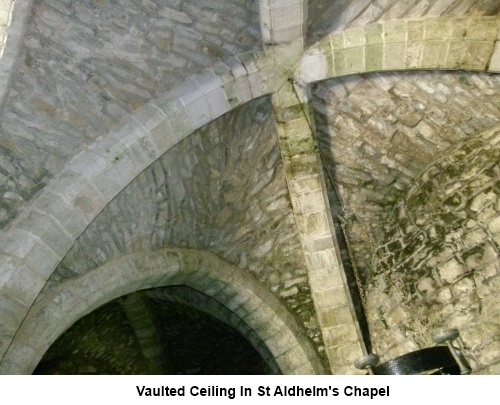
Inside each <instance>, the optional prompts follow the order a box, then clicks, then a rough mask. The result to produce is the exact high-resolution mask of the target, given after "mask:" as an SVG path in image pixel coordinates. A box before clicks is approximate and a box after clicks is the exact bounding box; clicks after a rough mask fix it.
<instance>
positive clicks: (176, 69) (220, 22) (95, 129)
mask: <svg viewBox="0 0 500 405" xmlns="http://www.w3.org/2000/svg"><path fill="white" fill-rule="evenodd" d="M229 8H230V9H231V12H230V13H228V10H229ZM32 13H33V15H32V16H31V21H30V24H29V27H28V29H27V32H26V34H25V37H24V47H23V49H22V52H21V54H20V55H19V60H18V63H17V65H16V74H15V76H14V77H13V78H12V84H11V88H10V91H9V94H8V96H7V99H6V101H5V103H4V106H3V108H2V109H1V111H0V122H1V124H0V133H1V135H2V139H1V141H0V184H1V187H0V227H4V226H5V225H6V224H7V223H8V222H9V221H10V220H11V219H12V218H13V217H14V216H15V215H16V214H17V213H18V212H19V210H20V209H21V207H22V206H23V205H24V203H25V202H26V201H29V200H30V199H31V198H32V197H33V195H35V194H37V192H38V191H39V190H40V189H41V188H43V187H44V186H45V185H46V184H47V182H48V181H49V180H50V178H52V177H53V176H54V175H55V174H56V173H58V172H59V171H60V170H61V168H62V167H63V166H64V164H65V163H66V162H67V161H68V159H69V158H71V157H72V156H74V155H75V154H76V153H77V152H78V151H79V150H80V149H81V148H82V146H85V145H88V144H90V143H91V142H93V141H94V140H95V139H96V138H97V137H99V136H102V135H105V134H106V133H107V132H108V131H109V130H110V128H111V127H112V126H113V124H114V123H116V122H117V121H119V120H120V119H121V118H122V117H124V116H125V115H126V114H129V113H130V112H131V111H134V110H136V109H137V108H139V107H141V106H142V105H144V104H145V103H146V102H147V101H148V100H150V99H152V98H154V97H155V96H157V95H159V94H162V93H163V92H165V91H167V90H169V89H172V88H173V87H174V86H176V85H178V84H180V83H182V81H184V80H185V79H187V78H188V77H190V76H192V75H194V74H197V73H199V72H200V71H201V70H202V69H203V68H205V67H209V66H211V65H213V64H214V63H215V62H216V61H219V60H222V59H225V58H228V57H229V56H231V55H234V54H238V53H242V52H244V51H247V50H251V49H258V48H259V46H260V44H259V39H260V33H259V22H258V8H257V2H254V1H251V0H236V1H231V3H226V2H219V1H210V2H208V1H196V0H194V1H187V0H185V1H179V0H155V1H143V2H135V1H129V0H119V1H118V2H113V3H109V2H97V3H96V2H93V1H91V0H84V1H78V2H74V1H68V0H55V1H51V2H48V1H36V2H35V3H34V7H33V11H32Z"/></svg>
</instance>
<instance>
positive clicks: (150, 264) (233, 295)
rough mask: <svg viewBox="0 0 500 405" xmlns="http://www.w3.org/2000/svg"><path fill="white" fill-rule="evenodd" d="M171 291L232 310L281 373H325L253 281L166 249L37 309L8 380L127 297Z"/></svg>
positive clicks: (12, 358)
mask: <svg viewBox="0 0 500 405" xmlns="http://www.w3.org/2000/svg"><path fill="white" fill-rule="evenodd" d="M168 285H187V286H189V287H191V288H194V289H196V290H198V291H200V292H202V293H204V294H206V295H208V296H210V297H212V298H213V299H215V300H217V301H218V302H220V303H221V304H223V305H224V306H226V307H227V308H229V309H230V310H231V311H232V312H233V313H234V314H236V316H237V317H238V318H239V320H240V321H234V320H233V325H232V326H233V327H235V328H237V329H239V331H240V332H241V333H243V334H246V335H247V339H249V341H250V342H251V343H252V345H254V347H255V348H256V350H257V351H259V345H263V344H265V346H266V347H267V349H268V350H269V351H270V352H271V353H272V355H273V356H274V359H273V361H275V362H276V364H277V365H278V367H279V368H280V369H281V372H283V373H285V374H314V373H321V372H322V371H323V370H322V368H321V366H320V363H319V361H318V360H317V358H316V356H315V354H314V350H313V349H312V347H310V344H309V343H308V342H307V338H306V337H305V336H303V334H302V333H301V332H300V330H299V327H298V325H296V323H295V320H294V319H293V318H292V316H291V315H290V314H289V313H288V312H287V311H286V309H285V308H284V307H283V306H282V305H281V304H280V303H279V301H278V300H277V299H276V298H275V297H274V296H273V295H272V294H271V293H270V292H269V291H267V290H266V289H265V288H264V287H263V286H261V285H260V284H259V283H258V282H257V281H256V280H255V279H254V278H253V277H252V276H251V275H250V274H247V273H245V272H242V271H241V270H240V269H238V268H234V266H232V265H230V264H228V263H226V262H225V261H223V260H221V259H220V258H218V257H217V256H215V255H214V254H212V253H208V252H201V251H193V250H187V249H164V250H160V251H156V252H148V253H141V254H133V255H129V256H125V257H121V258H120V259H117V260H114V261H112V262H110V263H107V264H106V265H104V266H102V267H100V268H98V269H96V270H94V271H92V272H89V273H86V274H85V275H83V276H81V277H80V278H78V279H74V280H71V281H68V282H66V283H64V284H62V285H61V286H60V287H58V288H57V289H56V290H54V291H53V292H52V293H51V294H50V295H49V296H47V297H45V298H44V299H42V300H41V301H39V302H36V303H35V304H34V305H33V307H32V308H31V309H30V311H29V313H28V314H27V316H26V318H25V320H24V322H23V324H22V326H21V327H20V329H19V331H18V333H17V334H16V337H15V339H14V341H13V342H12V344H11V346H10V347H9V350H8V351H7V353H6V355H5V357H4V361H3V362H2V365H1V368H0V371H1V373H3V374H24V373H31V372H32V371H33V369H34V368H35V367H36V365H37V364H38V362H39V361H40V359H41V358H42V356H43V354H44V353H45V351H46V350H47V349H48V348H49V347H50V345H51V344H52V343H53V342H54V341H55V340H56V339H57V337H58V336H59V335H61V334H62V333H63V332H64V331H65V330H66V329H67V328H69V327H70V326H71V325H72V324H73V323H74V322H75V321H77V320H78V319H79V318H81V317H82V316H84V315H86V314H88V313H90V312H91V311H92V310H94V309H96V308H98V307H99V306H101V305H103V304H105V303H106V302H109V301H110V300H112V299H115V298H118V297H120V296H123V295H125V294H128V293H131V292H134V291H138V290H143V289H148V288H153V287H160V286H168ZM249 331H253V332H255V334H256V336H258V339H256V336H252V335H251V334H249V333H248V332H249Z"/></svg>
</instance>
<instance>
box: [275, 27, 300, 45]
mask: <svg viewBox="0 0 500 405" xmlns="http://www.w3.org/2000/svg"><path fill="white" fill-rule="evenodd" d="M271 36H272V40H273V43H275V44H280V43H282V42H291V41H294V40H296V39H299V38H301V36H302V25H293V26H290V27H286V28H279V29H276V30H274V31H272V33H271Z"/></svg>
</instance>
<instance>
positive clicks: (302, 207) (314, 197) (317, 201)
mask: <svg viewBox="0 0 500 405" xmlns="http://www.w3.org/2000/svg"><path fill="white" fill-rule="evenodd" d="M297 200H298V205H297V207H298V210H299V212H300V213H301V214H302V215H310V214H316V213H319V212H324V211H325V208H326V207H325V201H324V197H323V194H322V193H320V192H319V191H318V192H313V193H303V194H301V195H299V196H298V197H297Z"/></svg>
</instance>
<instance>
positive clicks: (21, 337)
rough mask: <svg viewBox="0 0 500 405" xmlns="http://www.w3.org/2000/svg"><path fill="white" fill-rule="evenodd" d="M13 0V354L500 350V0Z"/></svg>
mask: <svg viewBox="0 0 500 405" xmlns="http://www.w3.org/2000/svg"><path fill="white" fill-rule="evenodd" d="M4 3H5V4H3V5H2V7H3V8H2V10H1V11H0V33H1V38H3V42H2V43H3V45H2V58H1V59H0V102H1V109H0V192H1V193H0V226H1V233H0V359H1V360H0V372H1V373H3V374H19V373H32V372H33V371H34V370H35V369H36V368H37V365H39V366H40V367H42V366H43V367H44V368H43V367H42V369H43V370H51V372H58V371H59V372H60V371H61V370H63V371H65V372H70V373H71V372H73V373H227V369H223V368H222V367H223V365H222V364H223V363H224V367H225V366H226V365H227V363H228V360H227V359H225V358H224V355H223V353H224V352H225V351H226V350H225V349H224V347H225V346H224V345H225V344H229V343H228V342H230V344H231V345H232V347H233V348H235V351H236V352H237V353H238V355H235V356H233V358H234V359H239V360H240V361H238V362H237V361H236V360H233V361H234V363H235V364H236V363H240V364H241V363H243V364H245V362H248V363H249V367H248V369H247V371H248V372H249V373H250V372H253V373H264V372H266V373H267V372H268V373H299V374H306V373H336V374H349V373H356V372H357V371H356V370H355V369H354V368H353V366H352V362H353V361H354V360H355V359H356V358H358V357H360V356H361V355H362V354H363V353H366V352H367V351H370V350H371V349H372V348H373V350H375V351H376V352H377V353H378V354H380V355H381V356H382V358H386V359H388V358H389V357H390V356H394V355H398V354H402V353H405V352H406V351H408V350H413V349H416V348H419V347H424V346H428V345H429V344H431V343H430V336H432V333H433V331H435V330H436V329H439V328H443V327H447V328H451V327H453V328H459V329H460V330H461V332H462V336H463V340H464V344H465V348H466V352H467V355H468V356H469V358H470V361H471V364H472V366H473V368H474V370H475V372H478V373H486V374H487V373H489V374H496V373H498V372H500V368H499V361H498V360H499V359H500V347H499V341H498V330H499V328H500V323H499V321H498V313H499V310H500V307H499V306H498V305H497V303H496V302H495V299H494V297H495V296H496V294H498V288H499V286H500V284H499V280H500V277H499V271H500V269H499V261H498V257H499V249H500V227H499V221H500V214H499V211H500V198H499V194H500V186H499V185H500V165H499V162H500V158H499V152H498V151H499V146H498V145H499V141H500V137H499V135H498V133H499V126H500V122H499V121H500V92H499V90H500V77H499V75H498V73H500V45H499V44H500V42H499V40H500V18H499V17H498V13H499V11H500V5H498V4H497V3H498V2H497V1H493V0H492V1H487V0H483V1H474V0H439V1H436V2H429V1H419V2H414V3H413V4H412V5H408V2H404V1H402V0H401V1H400V0H384V1H382V0H367V1H347V0H342V1H340V0H339V1H334V2H329V1H322V0H315V1H309V2H305V1H300V0H290V1H288V0H265V1H259V2H257V1H254V0H237V1H231V2H225V1H216V0H210V1H206V0H204V1H201V0H200V1H197V0H190V1H188V0H153V1H132V0H117V1H115V2H97V1H91V0H85V1H80V2H71V1H65V0H53V1H48V0H40V1H32V2H31V1H26V2H15V3H12V4H11V3H10V2H8V1H7V2H4ZM339 215H341V216H343V217H344V218H345V219H346V220H347V232H346V234H345V235H344V234H343V233H342V232H341V231H340V222H339V221H340V219H339ZM348 248H349V249H350V250H351V253H352V254H353V260H352V261H351V260H350V259H349V254H348ZM353 268H358V269H359V271H360V273H361V276H362V282H363V285H364V288H365V291H366V295H367V302H366V305H367V309H368V322H367V320H366V317H365V315H364V314H363V310H362V308H361V302H360V298H359V296H358V293H357V289H356V285H355V283H354V282H353ZM103 305H104V306H103ZM106 305H108V306H106ZM96 309H98V310H99V311H100V312H95V313H92V311H93V310H96ZM89 314H90V315H89ZM92 314H94V315H92ZM113 314H114V315H113ZM201 314H204V315H201ZM85 316H93V317H94V318H85ZM205 316H207V317H210V318H206V317H205ZM82 317H83V318H82ZM79 319H81V321H79ZM85 319H87V321H86V320H85ZM89 319H94V320H93V321H89ZM113 319H116V320H117V321H116V323H113ZM210 319H211V320H210ZM182 322H187V324H186V325H187V326H181V325H184V324H182ZM190 323H191V325H193V324H197V325H206V328H207V329H206V330H208V329H210V330H211V331H213V335H210V336H212V339H213V342H217V343H213V344H212V343H211V346H214V347H215V349H213V348H208V346H207V348H204V347H203V344H202V343H201V342H197V343H195V345H199V347H197V348H196V350H199V351H198V352H197V353H198V354H197V356H198V357H200V358H203V361H200V362H198V363H197V362H196V361H192V360H189V355H188V354H187V352H188V351H189V350H188V349H185V348H184V347H181V346H179V342H181V341H183V340H186V341H190V340H189V338H187V337H183V334H186V333H187V332H186V331H188V330H189V329H193V330H194V329H196V328H194V326H191V327H189V324H190ZM92 324H93V325H94V327H95V329H91V326H89V325H92ZM72 325H73V326H72ZM166 325H172V326H171V327H167V326H166ZM175 325H178V327H176V326H175ZM200 330H203V328H201V327H200ZM65 331H67V335H64V334H63V333H64V332H65ZM233 331H234V335H233ZM211 333H212V332H211ZM61 335H62V337H61V339H62V340H61V339H59V340H58V338H59V337H60V336H61ZM64 336H66V337H64ZM78 336H80V338H79V337H78ZM110 336H123V342H121V343H123V344H122V345H121V346H120V345H116V350H115V349H113V348H110V347H109V345H108V344H107V343H106V337H110ZM127 336H128V337H127ZM237 336H243V338H244V339H243V340H239V339H240V337H237ZM166 337H168V339H166ZM166 340H168V343H162V342H164V341H166ZM244 341H245V342H247V343H244ZM54 342H56V344H54ZM89 342H90V343H92V342H97V343H96V344H95V345H94V349H92V350H91V349H89V347H91V346H92V345H91V344H90V343H89ZM194 342H196V339H194ZM51 346H52V347H51ZM95 347H97V348H100V349H99V350H97V349H95ZM120 347H121V348H122V349H123V350H124V352H120V350H119V348H120ZM49 348H50V349H49ZM205 349H206V350H205ZM193 350H195V349H193ZM204 350H205V351H204ZM252 350H254V352H252ZM185 351H186V353H185ZM236 352H235V353H236ZM71 353H79V355H78V356H80V357H79V358H78V361H76V360H72V357H71V356H72V354H71ZM123 353H134V356H138V357H137V358H138V359H140V360H138V363H137V364H139V365H138V366H137V368H136V369H134V368H133V367H132V366H131V365H130V364H128V363H126V362H123V361H122V360H123V359H122V357H123V356H124V354H123ZM44 355H45V357H44ZM42 358H43V360H42ZM256 358H259V359H260V360H259V361H260V363H253V361H254V360H251V359H256ZM40 361H41V363H40ZM250 362H252V363H251V364H252V366H250ZM76 363H80V364H84V366H82V367H81V368H75V367H76V366H75V365H74V364H76ZM229 363H231V361H229ZM254 364H255V365H254ZM38 370H41V369H38ZM235 370H236V369H235ZM238 373H242V370H241V369H238Z"/></svg>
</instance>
